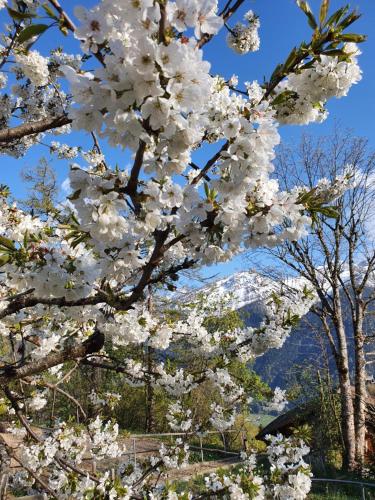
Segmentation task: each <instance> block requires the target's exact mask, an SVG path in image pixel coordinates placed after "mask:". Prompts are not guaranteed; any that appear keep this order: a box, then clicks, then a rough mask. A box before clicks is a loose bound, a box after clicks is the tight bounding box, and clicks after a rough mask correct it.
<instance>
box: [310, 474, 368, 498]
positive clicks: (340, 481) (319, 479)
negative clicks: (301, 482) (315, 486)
mask: <svg viewBox="0 0 375 500" xmlns="http://www.w3.org/2000/svg"><path fill="white" fill-rule="evenodd" d="M311 479H312V482H313V483H319V482H320V483H338V484H351V485H353V486H355V487H358V488H360V490H361V499H362V500H366V488H374V491H375V483H367V482H364V481H350V480H349V479H328V478H323V477H313V478H311ZM358 498H359V497H358Z"/></svg>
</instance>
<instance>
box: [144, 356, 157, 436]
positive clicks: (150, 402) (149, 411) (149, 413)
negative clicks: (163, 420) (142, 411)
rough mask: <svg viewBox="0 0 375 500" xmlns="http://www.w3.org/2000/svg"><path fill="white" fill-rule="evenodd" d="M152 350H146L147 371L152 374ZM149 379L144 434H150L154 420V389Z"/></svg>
mask: <svg viewBox="0 0 375 500" xmlns="http://www.w3.org/2000/svg"><path fill="white" fill-rule="evenodd" d="M152 355H153V349H152V348H151V347H148V348H147V370H148V372H150V373H151V372H152V367H153V357H152ZM150 378H151V377H147V381H146V421H145V432H147V433H152V432H153V430H154V427H155V419H154V388H153V386H152V383H151V380H150Z"/></svg>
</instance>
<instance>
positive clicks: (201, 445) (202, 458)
mask: <svg viewBox="0 0 375 500" xmlns="http://www.w3.org/2000/svg"><path fill="white" fill-rule="evenodd" d="M199 444H200V447H201V462H203V461H204V457H203V443H202V436H199Z"/></svg>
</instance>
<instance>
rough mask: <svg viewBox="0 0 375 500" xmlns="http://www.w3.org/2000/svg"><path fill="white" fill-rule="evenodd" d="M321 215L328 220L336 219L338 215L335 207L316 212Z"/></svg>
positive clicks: (323, 208)
mask: <svg viewBox="0 0 375 500" xmlns="http://www.w3.org/2000/svg"><path fill="white" fill-rule="evenodd" d="M318 211H319V212H320V213H321V214H322V215H324V216H325V217H328V218H330V219H337V218H338V216H339V214H338V211H337V208H335V207H321V208H319V210H318Z"/></svg>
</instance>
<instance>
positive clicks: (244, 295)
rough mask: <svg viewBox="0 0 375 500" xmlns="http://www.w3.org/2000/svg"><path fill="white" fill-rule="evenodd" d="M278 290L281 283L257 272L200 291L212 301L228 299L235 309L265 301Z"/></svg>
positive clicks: (230, 278) (230, 305) (249, 272)
mask: <svg viewBox="0 0 375 500" xmlns="http://www.w3.org/2000/svg"><path fill="white" fill-rule="evenodd" d="M278 290H280V283H278V282H277V281H275V280H272V279H271V278H265V277H264V276H261V275H260V274H258V273H256V272H255V271H241V272H238V273H235V274H232V275H231V276H228V277H227V278H223V279H220V280H218V281H216V282H214V283H212V284H209V285H206V286H204V287H203V288H201V289H200V291H201V292H203V293H207V294H208V295H209V297H210V300H213V301H216V300H217V301H220V299H224V298H226V299H228V301H227V305H228V306H229V307H231V308H233V309H241V308H242V307H244V306H246V305H248V304H252V303H255V302H259V301H261V300H264V299H265V298H267V297H268V296H269V295H270V293H271V292H272V291H275V292H277V291H278Z"/></svg>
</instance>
